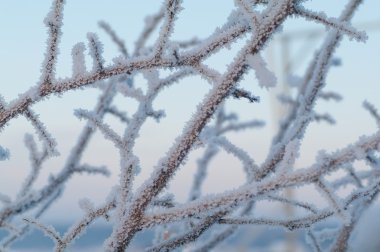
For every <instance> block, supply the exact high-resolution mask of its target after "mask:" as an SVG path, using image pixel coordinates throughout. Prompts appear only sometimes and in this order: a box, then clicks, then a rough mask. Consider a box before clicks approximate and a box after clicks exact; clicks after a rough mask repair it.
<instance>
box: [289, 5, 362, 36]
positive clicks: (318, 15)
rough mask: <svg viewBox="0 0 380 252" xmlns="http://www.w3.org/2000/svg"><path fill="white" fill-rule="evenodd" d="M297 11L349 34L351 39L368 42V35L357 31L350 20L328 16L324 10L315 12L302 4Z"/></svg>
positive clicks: (327, 26)
mask: <svg viewBox="0 0 380 252" xmlns="http://www.w3.org/2000/svg"><path fill="white" fill-rule="evenodd" d="M296 13H297V14H300V15H301V16H304V17H305V18H307V19H310V20H312V21H316V22H319V23H322V24H323V25H325V26H326V28H329V27H332V28H334V29H336V30H338V31H340V32H342V33H344V34H346V35H348V36H349V38H350V39H356V40H357V41H359V42H366V41H367V39H368V36H367V34H366V33H365V32H364V31H361V32H360V31H357V30H356V29H355V28H354V27H352V26H351V24H350V23H348V22H345V21H341V20H339V19H336V18H328V17H327V16H326V14H325V13H324V12H313V11H310V10H306V9H305V8H303V7H301V6H297V8H296Z"/></svg>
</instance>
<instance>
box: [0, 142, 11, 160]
mask: <svg viewBox="0 0 380 252" xmlns="http://www.w3.org/2000/svg"><path fill="white" fill-rule="evenodd" d="M9 156H10V154H9V150H8V149H5V148H4V147H2V146H1V145H0V161H3V160H6V159H9Z"/></svg>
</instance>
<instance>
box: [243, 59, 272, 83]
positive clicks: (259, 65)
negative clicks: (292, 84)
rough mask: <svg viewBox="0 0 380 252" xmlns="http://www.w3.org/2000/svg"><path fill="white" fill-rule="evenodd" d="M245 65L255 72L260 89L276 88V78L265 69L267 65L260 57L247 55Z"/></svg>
mask: <svg viewBox="0 0 380 252" xmlns="http://www.w3.org/2000/svg"><path fill="white" fill-rule="evenodd" d="M247 64H248V65H249V66H250V67H251V68H252V69H254V70H255V74H256V78H257V80H258V81H259V85H260V87H262V88H264V87H265V88H267V89H268V88H271V87H275V86H276V83H277V78H276V76H275V75H274V73H273V72H272V71H270V70H269V69H268V68H267V64H266V62H265V61H264V59H263V58H262V57H261V55H259V54H255V55H248V56H247Z"/></svg>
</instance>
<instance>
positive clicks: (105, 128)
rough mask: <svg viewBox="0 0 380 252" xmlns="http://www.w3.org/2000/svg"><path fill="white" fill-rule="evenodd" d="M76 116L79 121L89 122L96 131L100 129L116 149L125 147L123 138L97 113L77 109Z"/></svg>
mask: <svg viewBox="0 0 380 252" xmlns="http://www.w3.org/2000/svg"><path fill="white" fill-rule="evenodd" d="M74 115H75V116H77V117H78V118H79V119H82V118H84V119H87V120H89V121H90V122H91V123H92V124H90V125H91V126H92V127H93V128H94V129H96V128H98V129H99V130H100V131H101V132H102V133H103V135H104V137H105V138H106V139H109V140H111V141H112V142H113V143H114V144H115V145H116V147H119V148H122V147H123V146H124V142H123V140H122V139H121V137H120V136H119V135H118V134H117V133H116V132H115V131H114V130H112V129H111V127H110V126H109V125H108V124H106V123H104V122H103V121H102V120H101V118H100V117H99V116H98V115H97V114H96V113H93V112H90V111H87V110H84V109H77V110H75V111H74Z"/></svg>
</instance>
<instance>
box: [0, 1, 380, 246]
mask: <svg viewBox="0 0 380 252" xmlns="http://www.w3.org/2000/svg"><path fill="white" fill-rule="evenodd" d="M66 2H67V3H66V5H65V8H64V20H63V22H64V26H63V36H62V39H61V43H60V54H59V57H58V65H57V71H56V72H57V76H58V77H59V78H65V77H68V76H71V67H72V60H71V49H72V47H73V45H75V44H76V43H77V42H85V43H86V44H87V41H86V34H87V32H96V33H97V34H98V36H99V37H100V40H101V42H102V43H103V44H104V57H105V59H106V62H107V63H108V64H112V59H113V58H115V57H117V56H119V54H120V53H119V52H118V50H117V47H116V45H115V44H113V43H112V41H111V40H110V38H109V37H108V36H107V35H106V34H105V33H104V31H102V30H101V29H99V27H98V25H97V23H98V21H100V20H104V21H106V22H107V23H109V24H110V26H111V27H112V28H113V29H114V30H115V31H116V33H117V34H118V35H119V36H120V37H122V38H123V39H124V41H125V43H126V46H127V48H128V50H130V51H132V50H133V49H134V42H135V41H136V39H137V38H138V35H139V33H140V32H141V30H142V29H143V25H144V18H145V17H146V15H150V14H154V13H156V12H157V11H158V10H159V8H160V6H161V2H162V1H152V0H148V1H122V0H112V1H99V0H98V1H94V0H81V1H73V0H67V1H66ZM233 2H234V1H232V0H228V1H226V0H225V1H220V0H208V1H202V0H192V1H184V3H183V7H184V10H183V11H181V13H180V15H179V17H178V20H177V23H176V26H175V31H174V34H173V36H172V39H173V40H188V39H191V38H193V37H197V38H200V39H202V38H205V37H207V36H208V35H210V34H211V33H212V32H213V31H214V30H215V28H217V27H218V26H221V25H222V24H223V23H224V22H225V21H226V18H227V17H228V15H229V13H230V11H231V10H232V9H233V8H235V7H234V3H233ZM346 2H347V1H342V0H339V1H328V0H319V1H316V0H314V1H306V2H305V6H306V7H307V8H309V9H313V10H314V11H323V12H325V13H326V14H327V15H328V16H330V17H337V16H338V15H339V13H340V12H341V10H342V9H343V7H344V5H345V3H346ZM50 5H51V1H48V0H43V1H21V0H14V1H0V10H1V15H0V59H1V60H0V72H1V74H0V86H1V89H0V94H1V95H2V96H3V97H4V99H5V100H6V101H7V102H9V101H12V100H14V99H17V96H18V94H21V93H23V92H25V91H26V90H27V89H29V87H31V86H33V85H35V84H36V83H37V81H38V80H39V77H40V69H41V62H42V60H43V55H44V52H45V47H46V46H45V44H46V39H47V30H46V27H45V26H44V24H43V19H44V18H45V15H46V13H47V12H48V10H49V8H50ZM352 23H353V24H354V26H355V27H356V28H358V29H359V30H365V31H366V32H367V34H368V37H369V38H368V41H367V42H366V43H359V42H357V41H350V40H349V39H347V38H345V39H344V40H343V41H342V43H341V46H340V47H339V48H338V50H337V51H336V54H335V57H336V58H337V59H339V60H340V61H341V65H340V66H339V67H333V68H332V69H331V71H330V74H329V76H328V78H327V86H326V88H325V90H326V91H334V92H337V93H339V94H341V95H342V96H343V100H342V101H341V102H334V101H329V102H325V101H319V103H318V104H317V107H316V110H317V111H318V112H321V113H325V112H328V113H330V114H331V115H332V116H333V117H334V118H335V120H336V122H337V123H336V124H335V125H329V124H326V123H323V122H321V123H313V124H312V125H310V127H309V129H308V131H307V134H306V136H305V139H304V142H303V144H302V150H301V156H300V158H299V160H297V167H307V166H308V165H310V164H312V163H313V160H314V157H315V155H316V153H317V152H318V151H319V150H321V149H325V150H327V151H332V150H335V149H337V148H341V147H344V146H345V145H347V144H349V143H351V142H353V141H355V140H356V139H357V138H358V137H359V136H361V135H364V134H371V133H373V132H375V131H376V124H375V122H374V121H373V120H372V119H371V117H370V116H369V114H368V113H367V112H366V111H365V110H364V109H363V108H362V102H363V101H364V100H368V101H369V102H371V103H373V104H374V105H375V106H376V107H377V108H379V109H380V99H379V97H380V96H379V93H380V92H379V91H380V88H379V85H380V83H379V82H380V71H379V70H380V61H379V59H380V46H379V45H380V2H379V1H377V0H368V1H364V4H362V6H361V7H360V8H359V11H358V12H357V13H356V14H355V17H354V18H353V21H352ZM326 32H327V31H326V29H325V28H324V27H323V26H322V25H320V24H315V23H313V22H306V21H305V20H304V19H302V18H292V19H289V20H288V21H286V22H285V24H284V26H283V29H282V31H281V32H280V33H277V34H276V35H275V37H274V38H273V39H272V40H271V41H270V43H269V44H268V45H267V46H266V48H265V50H264V52H263V56H264V57H265V58H266V60H267V62H268V64H269V68H270V69H271V70H272V71H273V72H275V73H276V75H277V77H278V85H277V87H276V88H275V89H270V90H266V89H261V88H260V87H259V86H258V83H257V80H256V79H255V75H254V73H253V72H252V71H251V72H250V73H249V74H248V75H246V76H245V78H244V80H243V81H242V83H241V84H240V85H241V86H243V87H244V88H246V89H247V90H250V91H251V92H252V93H253V94H255V95H257V96H260V98H261V101H260V103H254V104H252V103H248V102H247V101H245V100H235V99H229V100H228V101H227V102H226V109H227V111H229V112H236V113H238V115H239V117H240V118H241V119H242V120H251V119H259V120H263V121H265V123H266V126H265V127H264V128H260V129H254V130H246V131H242V132H238V133H229V134H228V135H227V137H228V138H229V139H230V140H231V141H232V142H233V143H235V144H236V145H239V146H241V147H242V148H243V149H245V150H246V151H247V152H248V153H250V154H252V156H253V157H254V159H255V161H256V162H257V163H258V164H260V163H261V162H262V161H263V160H264V159H265V157H266V155H267V154H268V150H269V146H270V143H271V141H272V137H273V135H274V133H275V132H276V129H277V125H278V121H279V120H280V118H281V116H282V115H283V114H284V113H285V111H286V108H285V107H284V106H283V105H282V104H280V103H278V101H277V95H278V94H279V93H280V92H287V93H288V94H292V92H293V90H292V89H289V88H287V82H288V77H289V76H302V75H303V73H304V71H305V69H306V67H307V65H308V63H309V61H310V60H311V58H312V56H313V54H314V52H315V50H316V49H317V48H318V47H319V46H320V45H321V43H322V41H323V39H324V38H325V35H326ZM156 35H157V34H155V35H154V36H152V39H151V40H150V41H149V43H150V44H152V43H153V42H154V41H155V39H156V38H157V36H156ZM246 39H247V37H244V38H242V39H240V40H239V41H238V42H237V43H234V44H233V45H232V46H231V47H230V48H229V49H223V50H221V51H220V52H219V53H218V54H216V55H214V56H212V57H210V58H209V59H208V60H207V61H206V63H207V64H209V65H210V66H212V67H213V68H215V69H216V70H218V71H219V72H221V73H223V72H224V71H225V70H226V68H227V65H228V64H229V62H231V60H232V59H233V57H234V56H235V55H236V53H237V52H238V51H239V49H240V48H241V47H242V45H243V44H244V42H245V41H246ZM86 63H87V66H88V69H90V67H91V64H92V62H91V59H90V57H88V58H87V62H86ZM136 85H138V86H141V87H142V88H143V89H144V87H145V86H144V85H145V82H144V80H143V78H142V77H141V75H140V76H139V75H138V76H137V78H136ZM209 88H210V85H209V84H207V82H206V81H205V80H203V79H201V78H200V77H197V76H196V77H190V78H186V79H184V80H183V81H182V82H181V83H179V84H177V85H174V86H173V87H171V88H170V89H166V90H164V91H163V92H162V93H161V94H160V95H159V96H158V98H157V100H156V101H155V103H154V108H155V109H164V110H165V112H166V117H165V118H164V119H162V120H161V122H160V123H159V124H158V123H156V122H155V121H154V120H151V119H149V120H148V121H147V123H146V125H144V127H143V128H142V131H141V134H140V135H141V137H140V138H139V140H138V142H137V144H136V153H137V154H138V155H140V159H141V166H142V172H141V173H140V174H139V176H138V177H137V179H136V184H135V187H138V186H139V185H140V184H141V183H142V182H143V181H144V180H145V179H146V178H147V177H148V176H149V174H150V173H151V172H152V170H153V167H154V166H155V164H156V163H157V161H158V160H159V159H160V158H161V157H162V156H164V155H165V153H166V151H167V149H168V148H169V147H170V146H171V144H172V143H173V141H174V139H175V138H176V137H177V136H178V135H179V134H180V133H181V131H182V128H183V126H184V125H185V123H186V122H187V121H188V120H189V118H190V116H191V115H192V113H193V111H194V110H195V107H196V105H197V104H198V103H199V102H200V101H201V100H202V99H203V96H204V95H205V94H206V92H207V91H208V90H209ZM99 95H100V91H99V90H98V89H96V88H85V89H81V90H76V91H70V92H67V93H65V94H64V95H62V96H60V97H57V96H52V97H49V99H46V100H44V101H42V102H39V103H38V104H36V105H34V106H33V109H34V111H35V112H37V113H39V114H40V119H41V120H42V121H43V122H44V123H45V125H46V127H47V129H48V130H49V131H50V133H51V134H52V135H53V136H54V137H55V138H56V140H57V142H58V148H59V151H60V153H61V156H59V157H57V158H53V159H51V160H50V161H49V162H47V163H46V165H45V166H44V170H43V172H42V174H41V176H40V178H39V180H38V183H37V187H36V189H38V187H40V186H43V185H44V184H45V183H46V181H47V179H48V177H49V175H50V174H54V173H57V171H59V170H60V169H61V168H62V166H63V165H62V164H63V162H64V161H65V159H66V158H67V155H68V153H69V151H70V149H71V148H72V146H73V145H74V143H75V141H76V139H77V137H78V134H79V133H80V131H81V128H82V127H83V126H84V124H85V122H84V121H79V120H78V119H77V118H76V117H74V116H73V111H74V109H76V108H85V109H90V110H91V109H92V108H93V107H94V105H95V103H96V100H97V97H98V96H99ZM115 104H116V105H118V106H119V107H120V109H122V110H125V111H126V112H127V113H128V115H132V113H133V111H134V110H135V109H136V106H137V103H135V102H134V101H130V100H127V99H125V98H124V97H121V96H118V97H117V99H116V101H115ZM105 120H106V122H108V123H109V124H110V125H112V127H113V128H114V129H115V130H116V131H117V132H119V133H122V132H123V125H122V124H121V123H120V122H118V120H117V119H113V118H111V117H106V119H105ZM26 132H30V133H31V132H34V130H33V128H32V127H31V126H30V124H29V123H28V122H27V121H26V120H25V118H23V117H18V118H17V119H14V120H12V121H11V122H10V123H9V124H8V125H7V126H6V127H5V128H4V129H3V130H2V132H1V134H0V144H1V146H3V147H6V148H8V149H9V150H10V152H11V157H10V159H9V160H7V161H3V162H0V171H1V177H0V192H2V193H4V194H6V195H9V196H10V197H13V196H15V195H16V194H17V192H18V189H19V188H20V185H21V183H22V181H23V179H24V178H25V176H26V175H27V174H28V172H29V169H30V165H29V159H28V152H27V149H26V148H25V147H24V145H23V138H24V134H25V133H26ZM202 151H203V149H199V150H196V151H194V152H192V153H191V154H190V156H189V159H188V161H187V163H186V165H185V166H184V167H183V168H182V169H181V170H180V171H179V172H178V173H177V175H176V177H175V178H174V180H173V181H172V183H171V184H170V187H169V189H168V190H169V191H170V192H171V193H173V194H174V195H175V196H176V200H178V201H179V202H184V201H186V200H187V199H188V194H189V189H190V187H191V183H192V179H191V178H192V176H193V174H194V171H195V169H196V160H197V159H198V158H199V157H200V156H201V155H202ZM83 162H86V163H89V164H94V165H106V166H107V167H108V168H109V169H110V170H111V172H112V175H111V177H109V178H104V177H100V176H88V175H84V176H74V177H73V178H72V179H71V180H70V181H69V182H68V183H67V185H66V190H65V192H64V194H63V196H62V197H61V198H60V199H59V200H58V201H57V202H56V204H54V205H53V206H52V207H51V209H50V210H48V211H47V212H46V214H45V215H44V217H43V218H42V219H43V222H44V223H48V224H52V225H55V226H57V227H59V228H58V229H60V230H64V229H65V228H66V227H67V226H68V225H70V224H71V223H73V222H74V221H76V220H78V218H79V217H80V216H81V214H82V211H81V210H80V208H79V206H78V200H80V199H82V198H90V199H91V200H92V201H94V202H95V203H98V204H100V203H102V202H104V200H105V198H106V197H107V195H108V193H109V192H110V190H111V188H112V187H113V186H114V185H117V184H118V174H119V159H118V151H116V149H115V148H114V147H113V144H112V143H110V142H109V141H107V140H104V138H103V137H102V135H101V134H98V133H97V134H96V136H95V138H94V139H93V140H92V142H91V143H90V146H89V148H88V149H87V151H86V152H85V156H84V159H83ZM359 165H360V164H359ZM243 182H244V172H243V170H242V169H241V166H240V162H239V161H238V160H236V159H235V158H234V157H232V156H231V155H229V154H227V153H221V154H220V155H219V156H218V157H217V158H216V159H215V160H213V162H212V163H211V166H210V169H209V171H208V177H207V179H206V182H205V185H204V187H203V188H202V190H203V192H205V193H218V192H222V191H224V190H226V189H233V188H235V187H237V186H239V185H241V184H242V183H243ZM293 194H294V197H299V198H302V197H307V198H308V199H312V200H313V201H314V202H316V203H318V204H319V202H321V203H320V204H323V202H322V201H321V199H320V196H319V195H318V194H317V193H316V192H314V191H313V190H312V189H311V188H309V189H308V188H302V190H301V189H300V190H296V191H294V192H293ZM268 206H272V207H268ZM264 210H265V211H264ZM372 211H374V210H372ZM369 212H371V211H369ZM68 213H70V214H68ZM257 213H258V215H260V214H262V215H264V214H265V215H278V214H280V213H281V214H283V213H284V209H282V208H281V207H279V206H276V205H275V204H274V203H269V202H267V203H263V204H261V205H259V206H258V209H257ZM369 216H370V215H369ZM368 218H369V219H371V218H370V217H368ZM372 220H373V218H372ZM374 220H375V222H376V223H377V224H378V225H377V226H378V227H379V226H380V219H379V218H378V217H375V218H374ZM102 225H103V224H102V223H101V222H100V223H99V225H98V226H95V227H94V228H93V229H91V230H92V231H91V230H90V231H89V237H91V234H92V233H91V232H93V235H100V236H101V235H106V234H107V232H109V230H110V229H109V227H105V228H103V226H102ZM247 229H248V230H250V231H249V232H248V231H247V232H244V233H245V234H247V235H246V236H247V237H243V239H246V244H243V245H242V247H244V246H245V247H250V246H253V245H252V244H254V246H259V247H267V246H266V244H261V245H260V244H256V243H255V242H257V240H260V234H261V235H263V234H265V235H264V237H265V239H264V238H262V239H261V241H263V240H270V241H272V242H271V244H275V245H274V246H277V245H278V244H280V245H278V246H277V247H273V250H270V249H269V250H265V249H264V250H263V251H281V249H279V248H281V246H282V245H281V244H282V241H283V238H284V237H285V236H286V234H284V232H282V231H281V230H276V231H273V230H270V231H271V233H270V235H271V236H273V237H268V234H267V233H263V231H260V230H257V229H255V230H253V229H249V228H247ZM272 231H273V232H272ZM361 234H363V232H361ZM373 234H375V233H373ZM34 235H35V237H39V238H41V237H42V234H41V233H38V234H32V236H30V237H33V236H34ZM362 236H363V235H362ZM30 237H29V238H28V237H27V238H26V239H29V242H30V241H32V240H33V239H32V238H30ZM252 237H254V238H252ZM371 237H372V236H371ZM371 237H368V235H367V236H363V237H362V238H363V239H364V238H371ZM277 238H278V239H277ZM83 239H84V240H80V241H78V243H77V244H79V245H80V244H81V242H83V244H88V243H91V242H93V241H94V240H93V238H83ZM85 239H88V241H87V243H86V240H85ZM141 239H142V240H144V239H143V238H141ZM273 240H277V241H278V243H276V242H273ZM358 240H359V241H360V239H359V238H358ZM34 241H37V240H36V239H34ZM45 242H47V241H46V240H45ZM231 242H233V240H232V241H231ZM362 242H364V243H365V241H362ZM25 243H27V242H26V241H25ZM37 243H38V244H45V243H43V242H42V241H40V242H37ZM46 244H51V243H49V242H47V243H46ZM99 244H100V243H99ZM99 244H97V245H96V246H100V245H99ZM268 244H269V243H268ZM276 244H277V245H276ZM79 245H78V246H79ZM19 246H22V245H19ZM226 246H227V245H226ZM300 246H301V247H300V248H299V250H301V251H302V250H304V249H306V248H305V247H303V246H302V245H300ZM79 250H80V251H84V248H83V247H81V248H79ZM92 251H94V250H92ZM99 251H101V249H99ZM226 251H228V246H227V247H226ZM235 251H237V250H235ZM240 251H244V249H243V248H242V249H241V250H240ZM247 251H249V250H247Z"/></svg>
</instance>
